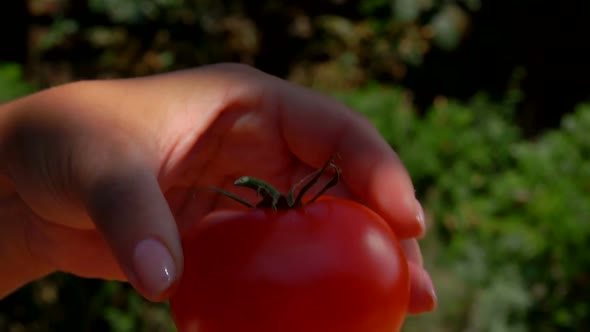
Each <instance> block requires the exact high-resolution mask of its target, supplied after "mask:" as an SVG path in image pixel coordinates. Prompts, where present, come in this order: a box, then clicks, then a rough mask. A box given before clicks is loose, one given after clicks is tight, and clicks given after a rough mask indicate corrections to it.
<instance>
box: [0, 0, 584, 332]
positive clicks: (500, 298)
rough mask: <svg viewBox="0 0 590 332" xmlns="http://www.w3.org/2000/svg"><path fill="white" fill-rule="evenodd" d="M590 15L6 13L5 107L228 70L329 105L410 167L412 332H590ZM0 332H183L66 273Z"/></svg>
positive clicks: (111, 287)
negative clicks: (430, 283)
mask: <svg viewBox="0 0 590 332" xmlns="http://www.w3.org/2000/svg"><path fill="white" fill-rule="evenodd" d="M589 9H590V3H589V2H587V1H570V0H562V1H538V0H454V1H453V0H314V1H311V0H301V1H278V0H259V1H238V0H224V1H220V0H218V1H214V0H149V1H148V0H103V1H100V0H28V1H18V0H17V1H5V2H3V3H2V5H1V7H0V27H1V29H0V33H1V34H2V43H1V44H0V102H5V101H9V100H11V99H14V98H17V97H19V96H22V95H26V94H28V93H32V92H34V91H36V90H39V89H43V88H47V87H50V86H54V85H57V84H62V83H65V82H69V81H74V80H80V79H93V78H114V77H129V76H139V75H148V74H153V73H159V72H164V71H170V70H174V69H181V68H188V67H194V66H199V65H204V64H209V63H215V62H221V61H236V62H242V63H247V64H251V65H253V66H255V67H257V68H259V69H262V70H264V71H266V72H269V73H271V74H274V75H277V76H280V77H283V78H285V79H288V80H291V81H293V82H297V83H299V84H303V85H306V86H309V87H312V88H314V89H318V90H320V91H323V92H324V93H326V94H331V95H333V96H335V97H336V98H339V99H340V100H342V101H343V102H344V103H346V104H348V105H350V106H351V107H353V108H354V109H355V110H357V111H359V112H362V113H364V114H366V115H367V116H368V117H370V118H371V119H372V120H373V121H374V122H375V124H376V125H377V127H378V128H379V130H380V131H381V132H382V134H383V136H384V137H385V138H386V139H387V140H388V141H389V142H390V144H391V145H392V147H394V148H395V149H396V150H397V151H398V152H399V154H400V155H401V157H402V159H403V161H404V162H405V164H406V166H407V167H408V169H409V171H410V173H411V175H412V178H413V180H414V181H415V184H416V187H417V193H418V195H419V196H420V198H421V199H422V200H423V202H424V205H425V209H426V212H427V219H428V223H429V227H430V232H429V234H428V236H427V237H426V238H425V239H423V240H422V245H423V247H424V251H425V256H426V265H427V266H428V268H429V269H430V271H431V272H432V274H433V278H434V281H435V284H436V286H437V287H438V297H439V308H438V310H437V311H436V312H434V313H430V314H425V315H421V316H416V317H410V318H409V319H408V322H407V324H406V327H405V329H404V331H432V332H447V331H453V332H455V331H464V332H476V331H482V332H488V331H489V332H504V331H514V332H520V331H539V332H548V331H588V330H590V253H589V252H588V250H589V248H590V224H589V223H588V221H589V220H588V218H589V217H590V159H589V157H590V104H586V103H587V102H588V101H590V99H589V98H590V86H589V84H588V83H587V82H588V77H590V62H589V59H590V44H589V43H588V41H587V39H586V37H587V31H589V29H590V28H589V27H588V23H587V22H588V21H587V13H588V12H589V11H588V10H589ZM0 331H9V332H25V331H27V332H28V331H39V332H42V331H113V332H126V331H146V332H147V331H174V327H173V324H172V320H171V316H170V314H169V311H168V307H167V305H166V304H153V303H148V302H146V301H144V300H142V299H141V298H140V297H139V296H138V295H137V294H136V293H135V292H134V291H132V290H131V289H130V288H129V287H128V286H126V285H123V284H118V283H112V282H102V281H98V280H87V279H79V278H74V277H71V276H67V275H62V274H57V275H52V276H50V277H48V278H46V279H43V280H40V281H38V282H36V283H34V284H31V285H29V286H27V287H25V288H23V289H21V290H20V291H18V292H17V293H15V294H13V295H11V296H10V297H8V298H5V299H3V300H2V301H0Z"/></svg>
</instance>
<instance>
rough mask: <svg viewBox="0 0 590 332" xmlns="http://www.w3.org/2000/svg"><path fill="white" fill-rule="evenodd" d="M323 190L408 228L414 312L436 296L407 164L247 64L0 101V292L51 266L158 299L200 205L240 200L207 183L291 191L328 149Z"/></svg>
mask: <svg viewBox="0 0 590 332" xmlns="http://www.w3.org/2000/svg"><path fill="white" fill-rule="evenodd" d="M334 153H338V155H339V158H338V159H337V160H336V163H337V164H338V166H339V167H340V168H341V169H342V178H341V179H340V182H339V183H338V184H337V185H336V186H335V187H333V188H331V189H330V190H329V192H328V194H330V195H337V196H342V197H346V198H349V199H354V200H357V201H359V202H361V203H363V204H366V205H367V206H369V207H370V208H372V209H373V210H374V211H376V212H377V213H379V214H380V215H381V216H382V217H383V218H384V219H385V220H386V221H387V222H388V223H389V224H390V225H391V226H392V228H393V229H394V231H395V232H396V234H397V235H398V237H399V238H401V239H403V247H404V250H405V253H406V256H407V257H408V260H409V265H410V272H411V302H410V312H412V313H421V312H425V311H431V310H433V309H434V307H435V306H436V296H435V292H434V287H433V285H432V281H431V280H430V277H429V275H428V273H427V272H426V271H425V270H424V268H423V263H422V256H421V253H420V249H419V246H418V243H417V239H418V238H420V237H422V236H423V235H424V232H425V226H424V214H423V212H422V208H421V206H420V204H419V203H418V201H417V200H416V199H415V196H414V195H415V193H414V188H413V186H412V182H411V180H410V177H409V176H408V172H407V171H406V169H405V168H404V166H403V164H402V162H401V161H400V159H399V158H398V157H397V156H396V154H395V152H394V151H392V150H391V148H390V147H389V146H388V145H387V143H386V142H385V141H384V140H383V138H382V137H381V136H380V135H379V133H378V132H377V130H376V129H375V128H374V127H373V125H372V124H371V123H370V122H369V121H368V120H366V119H365V118H364V117H362V116H360V115H359V114H358V113H356V112H353V111H351V110H349V109H348V108H346V107H345V106H344V105H342V104H340V103H338V102H336V101H334V100H332V99H330V98H327V97H325V96H322V95H320V94H318V93H316V92H313V91H310V90H307V89H304V88H302V87H298V86H295V85H293V84H291V83H288V82H286V81H283V80H280V79H278V78H275V77H272V76H269V75H266V74H264V73H262V72H259V71H257V70H255V69H252V68H250V67H246V66H242V65H235V64H220V65H213V66H206V67H202V68H197V69H192V70H185V71H179V72H173V73H168V74H163V75H157V76H150V77H143V78H134V79H125V80H102V81H84V82H76V83H71V84H67V85H62V86H58V87H55V88H52V89H48V90H45V91H42V92H39V93H36V94H33V95H30V96H27V97H24V98H21V99H19V100H16V101H13V102H10V103H7V104H4V105H0V298H2V297H4V296H6V295H8V294H10V293H12V292H14V291H15V290H17V289H18V288H19V287H21V286H23V285H25V284H27V283H29V282H31V281H34V280H36V279H39V278H42V277H43V276H45V275H47V274H50V273H52V272H55V271H64V272H68V273H72V274H75V275H77V276H81V277H92V278H102V279H110V280H121V281H129V282H130V283H131V284H132V285H133V286H134V287H135V289H136V290H137V291H138V292H139V293H140V294H142V295H143V296H144V297H146V298H147V299H149V300H152V301H162V300H166V299H167V298H168V296H169V295H170V292H171V290H172V289H173V287H174V284H175V283H176V282H177V281H178V279H179V278H180V276H181V275H182V269H183V264H184V260H183V255H182V250H181V245H180V238H181V236H182V234H183V233H184V232H186V231H187V229H188V228H190V226H191V225H192V224H193V223H195V222H198V220H199V219H200V218H201V217H203V216H204V215H205V214H207V213H209V212H211V211H213V210H218V209H225V208H244V207H242V206H241V205H240V204H238V203H236V202H235V201H233V200H231V199H228V198H227V197H223V196H222V195H220V194H219V193H217V192H213V191H211V190H207V189H206V188H208V187H216V188H220V189H223V190H227V191H231V192H233V193H237V194H239V195H240V196H242V197H245V198H247V199H249V200H250V201H256V199H255V197H253V196H252V194H251V193H249V191H248V190H246V189H244V188H237V187H234V186H233V185H232V183H233V181H234V180H236V179H238V178H239V177H241V176H244V175H249V176H253V177H257V178H260V179H264V180H265V181H267V182H270V183H272V184H273V185H274V186H276V187H277V188H278V189H279V190H281V191H283V192H286V190H288V189H289V187H290V186H292V185H293V184H295V183H296V182H297V181H298V180H300V179H301V178H303V177H304V176H305V175H307V174H309V173H311V172H313V171H314V170H316V169H317V168H319V167H321V166H322V165H323V164H324V163H325V162H326V160H328V158H330V156H332V155H333V154H334Z"/></svg>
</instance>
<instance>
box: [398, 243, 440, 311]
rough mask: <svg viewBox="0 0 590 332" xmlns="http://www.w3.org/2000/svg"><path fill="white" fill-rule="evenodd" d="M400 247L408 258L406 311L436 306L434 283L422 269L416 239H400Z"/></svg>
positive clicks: (425, 309) (421, 260)
mask: <svg viewBox="0 0 590 332" xmlns="http://www.w3.org/2000/svg"><path fill="white" fill-rule="evenodd" d="M401 245H402V249H403V250H404V254H405V256H406V258H407V260H408V267H409V270H410V271H409V272H410V290H411V292H410V303H409V307H408V311H409V312H410V313H412V314H419V313H422V312H426V311H432V310H434V309H435V308H436V304H437V298H436V292H435V289H434V284H433V283H432V280H431V278H430V275H429V274H428V272H427V271H426V270H425V269H424V267H423V264H424V261H423V258H422V252H421V251H420V246H419V245H418V241H416V239H410V240H403V241H401Z"/></svg>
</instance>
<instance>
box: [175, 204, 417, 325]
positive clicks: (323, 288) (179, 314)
mask: <svg viewBox="0 0 590 332" xmlns="http://www.w3.org/2000/svg"><path fill="white" fill-rule="evenodd" d="M273 207H274V205H273ZM183 250H184V255H185V270H184V274H183V276H182V279H181V281H180V284H179V285H178V288H177V290H176V291H175V293H174V294H173V295H172V297H171V299H170V304H171V309H172V312H173V315H174V319H175V322H176V324H177V327H178V329H179V331H180V332H197V331H198V332H234V331H235V332H332V331H333V332H395V331H399V329H400V328H401V326H402V323H403V321H404V318H405V315H406V309H407V304H408V301H409V279H408V267H407V264H406V259H405V257H404V255H403V252H402V250H401V248H400V245H399V242H398V240H397V239H396V237H395V235H394V233H393V232H392V230H391V228H390V227H389V226H388V225H387V224H386V222H385V221H384V220H383V219H382V218H381V217H380V216H379V215H377V214H376V213H374V212H373V211H371V210H369V209H368V208H366V207H365V206H363V205H360V204H358V203H355V202H352V201H349V200H343V199H338V198H333V197H320V198H319V199H317V200H315V201H313V202H312V203H309V204H307V205H302V206H300V207H295V208H288V209H276V210H275V209H271V208H255V209H251V210H246V211H243V210H239V211H238V210H236V211H219V212H214V213H212V214H210V215H209V216H207V217H206V218H205V219H203V220H202V221H200V222H199V223H198V224H197V225H196V228H195V229H194V231H193V232H191V233H190V235H188V236H187V237H185V238H184V239H183Z"/></svg>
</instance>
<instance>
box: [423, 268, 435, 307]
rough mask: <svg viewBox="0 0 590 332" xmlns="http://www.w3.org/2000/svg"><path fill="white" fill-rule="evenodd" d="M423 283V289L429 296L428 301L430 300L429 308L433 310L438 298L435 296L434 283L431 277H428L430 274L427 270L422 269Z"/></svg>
mask: <svg viewBox="0 0 590 332" xmlns="http://www.w3.org/2000/svg"><path fill="white" fill-rule="evenodd" d="M423 273H424V279H422V280H424V283H425V285H424V286H425V289H426V290H427V292H428V296H429V297H430V301H431V307H430V310H434V308H436V305H437V302H438V298H437V296H436V291H435V290H434V283H433V282H432V278H430V274H428V272H426V271H424V272H423Z"/></svg>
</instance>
